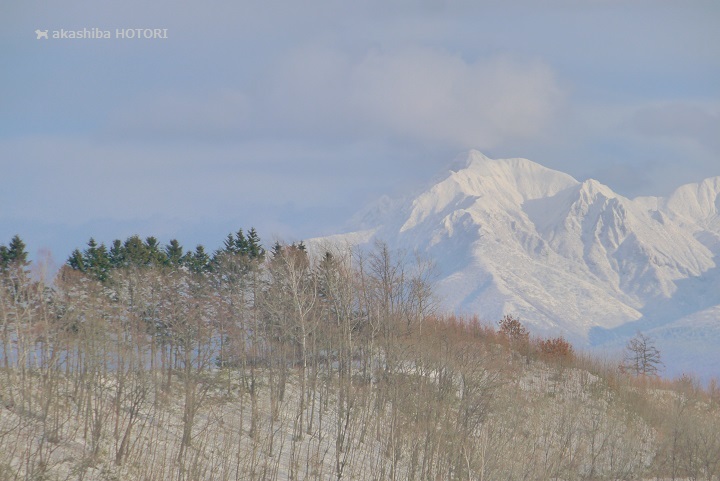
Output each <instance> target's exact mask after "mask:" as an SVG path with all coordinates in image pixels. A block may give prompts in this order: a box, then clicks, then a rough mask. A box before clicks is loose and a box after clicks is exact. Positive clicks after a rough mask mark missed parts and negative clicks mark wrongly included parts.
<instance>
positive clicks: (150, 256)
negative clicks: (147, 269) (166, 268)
mask: <svg viewBox="0 0 720 481" xmlns="http://www.w3.org/2000/svg"><path fill="white" fill-rule="evenodd" d="M145 247H146V250H147V263H148V265H153V266H161V265H165V264H167V256H166V255H165V253H164V252H163V251H161V250H160V243H159V242H158V240H157V238H155V237H153V236H150V237H148V238H147V239H145Z"/></svg>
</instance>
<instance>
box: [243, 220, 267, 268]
mask: <svg viewBox="0 0 720 481" xmlns="http://www.w3.org/2000/svg"><path fill="white" fill-rule="evenodd" d="M246 243H247V255H248V257H250V258H251V259H260V260H262V258H263V257H265V249H263V248H262V245H261V244H260V236H259V235H258V233H257V231H256V230H255V228H254V227H251V228H250V231H249V232H248V235H247V242H246Z"/></svg>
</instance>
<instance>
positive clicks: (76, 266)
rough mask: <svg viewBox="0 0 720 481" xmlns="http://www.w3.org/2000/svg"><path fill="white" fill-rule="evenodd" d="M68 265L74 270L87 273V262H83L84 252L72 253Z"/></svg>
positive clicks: (76, 250)
mask: <svg viewBox="0 0 720 481" xmlns="http://www.w3.org/2000/svg"><path fill="white" fill-rule="evenodd" d="M67 265H69V266H70V267H71V268H72V269H73V270H76V271H80V272H85V261H84V260H83V255H82V252H80V249H75V250H74V251H72V254H70V257H68V260H67Z"/></svg>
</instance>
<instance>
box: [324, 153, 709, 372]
mask: <svg viewBox="0 0 720 481" xmlns="http://www.w3.org/2000/svg"><path fill="white" fill-rule="evenodd" d="M719 211H720V177H714V178H710V179H707V180H705V181H703V182H700V183H697V184H688V185H684V186H682V187H680V188H678V189H677V190H676V191H675V192H674V193H672V194H671V195H670V196H668V197H667V198H659V197H639V198H635V199H628V198H626V197H623V196H621V195H618V194H616V193H615V192H613V190H612V189H611V188H610V187H608V186H606V185H603V184H601V183H599V182H597V181H595V180H592V179H589V180H586V181H584V182H579V181H577V180H576V179H574V178H573V177H571V176H570V175H567V174H564V173H562V172H558V171H555V170H551V169H548V168H545V167H543V166H541V165H539V164H537V163H534V162H532V161H530V160H526V159H517V158H516V159H498V160H493V159H490V158H488V157H486V156H484V155H483V154H481V153H480V152H477V151H470V152H469V153H467V154H465V155H463V156H462V157H460V158H459V159H458V160H457V161H455V162H454V163H453V164H452V166H451V167H450V169H449V171H448V172H446V173H445V175H444V176H442V177H441V178H440V180H439V181H438V182H437V183H435V184H434V185H432V186H431V187H430V188H428V189H427V190H425V191H423V192H422V193H420V194H419V195H416V196H414V197H411V198H404V199H390V198H387V197H385V198H383V199H380V200H379V201H378V202H377V203H376V204H374V205H372V206H371V207H369V208H367V209H365V210H364V211H362V212H361V213H359V214H358V215H357V216H356V217H355V218H354V219H353V221H352V225H353V229H352V231H353V232H351V233H349V234H342V235H338V236H332V237H329V238H324V239H322V240H323V241H332V242H340V243H342V242H349V243H352V244H364V243H368V242H372V241H373V239H381V240H383V241H385V242H387V243H388V244H389V245H390V246H391V247H393V248H396V249H405V250H408V251H418V252H420V253H424V254H427V255H429V256H430V257H431V258H432V259H433V260H434V261H435V262H436V266H437V273H438V284H437V292H438V299H439V300H440V302H441V305H442V306H443V308H446V309H450V310H453V311H456V312H460V313H470V314H478V315H479V316H480V317H481V318H483V319H486V320H488V321H496V320H498V319H500V318H501V317H502V316H503V315H504V314H513V315H516V316H518V317H520V319H521V320H522V321H523V322H525V323H526V324H527V325H528V326H529V327H530V328H531V330H533V331H534V332H535V333H537V334H542V335H556V334H562V335H563V336H565V337H567V338H568V339H570V340H571V341H573V342H574V343H575V344H576V345H577V346H579V347H582V346H584V347H588V348H594V349H602V350H610V351H611V352H616V351H617V350H620V349H621V348H622V347H623V346H624V344H625V342H626V340H627V339H628V338H630V337H632V336H633V335H634V334H635V333H636V332H637V331H638V330H641V331H642V332H643V333H645V334H647V335H649V336H651V337H652V338H653V339H654V340H655V342H656V344H657V346H658V347H659V348H660V350H661V351H662V354H663V359H664V361H665V364H666V371H665V374H666V375H669V376H675V375H678V374H681V373H683V372H691V373H695V374H698V375H700V376H702V377H703V378H706V379H707V378H709V377H711V376H717V375H720V368H718V366H720V348H719V347H718V346H720V270H719V269H718V266H717V258H718V255H719V254H720V216H719V215H718V212H719ZM316 241H319V240H316Z"/></svg>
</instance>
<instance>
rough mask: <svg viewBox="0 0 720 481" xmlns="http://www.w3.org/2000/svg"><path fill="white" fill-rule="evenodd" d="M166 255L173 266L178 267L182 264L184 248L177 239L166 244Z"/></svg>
mask: <svg viewBox="0 0 720 481" xmlns="http://www.w3.org/2000/svg"><path fill="white" fill-rule="evenodd" d="M165 257H166V258H167V263H168V264H169V265H171V266H173V267H178V266H180V265H181V264H182V259H183V248H182V246H181V245H180V243H179V242H178V241H177V239H172V240H171V241H170V243H169V244H168V245H166V246H165Z"/></svg>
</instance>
